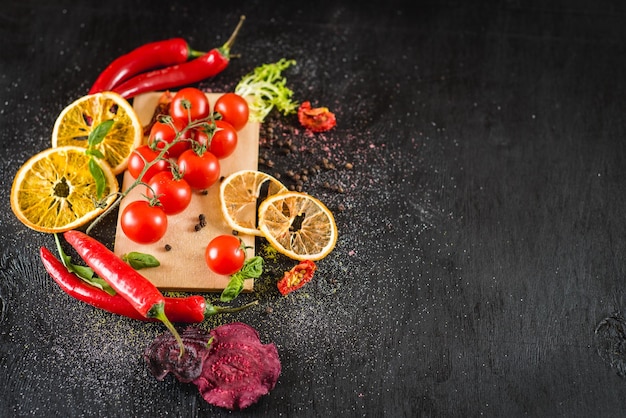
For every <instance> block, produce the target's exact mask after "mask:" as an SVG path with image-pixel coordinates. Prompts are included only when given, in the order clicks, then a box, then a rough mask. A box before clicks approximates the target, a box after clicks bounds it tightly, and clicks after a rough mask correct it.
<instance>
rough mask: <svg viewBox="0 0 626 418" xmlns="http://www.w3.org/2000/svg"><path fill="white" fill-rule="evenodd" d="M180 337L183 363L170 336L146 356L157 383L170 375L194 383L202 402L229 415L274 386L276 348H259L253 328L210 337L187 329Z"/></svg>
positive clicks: (229, 327) (227, 328)
mask: <svg viewBox="0 0 626 418" xmlns="http://www.w3.org/2000/svg"><path fill="white" fill-rule="evenodd" d="M180 337H181V338H182V340H183V344H184V345H185V353H184V355H183V356H182V358H181V357H179V355H180V351H179V347H178V343H177V341H176V339H175V338H174V336H173V335H172V334H171V333H163V334H161V335H159V336H158V337H157V338H156V339H155V340H154V341H153V342H152V344H150V346H148V347H147V348H146V350H145V351H144V359H145V361H146V363H147V366H148V370H149V371H150V373H151V374H152V375H153V376H154V377H155V378H156V379H157V380H159V381H162V380H163V379H165V377H166V376H167V375H168V374H169V373H171V374H172V375H174V376H175V377H176V379H178V380H179V381H180V382H183V383H189V382H193V383H194V384H195V385H196V386H197V387H198V390H199V391H200V394H201V395H202V397H203V398H204V400H205V401H207V402H208V403H210V404H211V405H214V406H218V407H222V408H226V409H230V410H234V409H244V408H247V407H248V406H250V405H252V404H254V403H256V402H257V401H258V400H259V398H261V396H263V395H267V394H268V393H269V392H270V391H271V390H272V389H273V388H274V386H276V382H277V381H278V377H279V376H280V372H281V364H280V358H279V357H278V350H277V348H276V345H274V344H273V343H270V344H263V343H261V340H260V339H259V333H258V332H257V331H256V330H255V329H254V328H252V327H251V326H249V325H247V324H244V323H242V322H233V323H231V324H226V325H221V326H219V327H217V328H215V329H213V330H212V331H210V332H208V331H206V330H203V329H201V328H198V327H194V326H190V327H187V328H186V329H185V330H184V331H183V332H182V333H181V335H180Z"/></svg>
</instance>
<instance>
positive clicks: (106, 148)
mask: <svg viewBox="0 0 626 418" xmlns="http://www.w3.org/2000/svg"><path fill="white" fill-rule="evenodd" d="M110 119H112V120H113V126H112V127H111V129H110V130H109V132H108V134H107V135H106V137H105V138H104V140H103V141H102V142H101V143H100V144H99V145H98V146H97V147H96V148H97V149H98V150H100V152H102V153H103V154H104V158H105V160H106V161H107V163H109V165H110V166H111V169H112V170H113V173H114V174H116V175H117V174H120V173H121V172H122V171H124V170H125V169H126V167H127V166H128V159H129V158H130V154H131V153H132V152H133V150H134V149H135V148H137V147H138V146H139V145H140V144H141V141H142V140H143V129H142V127H141V123H140V122H139V118H138V117H137V114H136V113H135V111H134V109H133V108H132V106H131V105H130V104H129V103H128V102H127V101H126V99H124V98H123V97H122V96H120V95H119V94H117V93H113V92H109V91H107V92H102V93H96V94H91V95H87V96H83V97H81V98H79V99H76V100H75V101H74V102H72V103H71V104H70V105H69V106H67V107H66V108H65V109H63V111H61V113H60V114H59V116H58V117H57V120H56V122H55V123H54V129H53V130H52V146H53V147H60V146H64V145H74V146H78V147H82V148H86V147H87V145H88V142H87V138H88V137H89V134H90V133H91V131H93V130H94V129H95V127H96V126H98V125H99V124H100V123H101V122H104V121H107V120H110Z"/></svg>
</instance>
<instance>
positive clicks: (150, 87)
mask: <svg viewBox="0 0 626 418" xmlns="http://www.w3.org/2000/svg"><path fill="white" fill-rule="evenodd" d="M244 19H245V16H241V19H240V20H239V23H238V24H237V27H236V28H235V30H234V31H233V33H232V35H230V38H229V39H228V40H227V41H226V43H225V44H224V45H222V46H221V47H220V48H213V49H212V50H210V51H209V52H207V53H206V54H204V55H202V56H200V57H198V58H195V59H193V60H191V61H187V62H183V63H180V64H176V65H171V66H169V67H165V68H161V69H158V70H154V71H149V72H146V73H141V74H139V75H136V76H134V77H132V78H130V79H129V80H127V81H125V82H123V83H121V84H119V85H117V86H116V87H114V88H113V91H114V92H116V93H119V94H120V95H121V96H122V97H124V98H125V99H130V98H133V97H135V96H136V95H138V94H141V93H145V92H148V91H156V90H168V89H171V88H174V87H180V86H185V85H189V84H193V83H197V82H199V81H202V80H204V79H206V78H209V77H214V76H216V75H217V74H219V73H220V72H222V71H224V69H225V68H226V67H227V66H228V63H229V62H230V48H231V47H232V45H233V43H234V42H235V38H236V37H237V34H238V33H239V29H240V28H241V25H242V24H243V21H244Z"/></svg>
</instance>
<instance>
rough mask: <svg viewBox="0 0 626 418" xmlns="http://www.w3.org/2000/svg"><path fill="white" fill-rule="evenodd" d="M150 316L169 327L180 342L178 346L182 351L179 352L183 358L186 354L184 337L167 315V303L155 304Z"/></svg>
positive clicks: (179, 356)
mask: <svg viewBox="0 0 626 418" xmlns="http://www.w3.org/2000/svg"><path fill="white" fill-rule="evenodd" d="M149 317H151V318H155V319H158V320H159V321H161V322H162V323H163V325H165V326H166V327H167V329H168V330H169V331H170V332H171V333H172V335H173V336H174V338H175V339H176V342H177V343H178V347H179V348H180V353H179V354H178V358H181V357H182V356H183V354H185V344H183V339H182V338H180V334H179V333H178V331H177V330H176V328H175V327H174V324H172V322H171V321H170V320H169V319H168V318H167V315H165V304H164V303H160V304H157V305H155V306H154V308H153V309H152V310H151V311H150V315H149Z"/></svg>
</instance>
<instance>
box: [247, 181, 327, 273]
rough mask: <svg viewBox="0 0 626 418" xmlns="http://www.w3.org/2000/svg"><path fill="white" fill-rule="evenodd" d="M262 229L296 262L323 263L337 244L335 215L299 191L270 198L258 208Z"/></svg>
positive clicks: (320, 203)
mask: <svg viewBox="0 0 626 418" xmlns="http://www.w3.org/2000/svg"><path fill="white" fill-rule="evenodd" d="M258 222H259V230H260V231H261V233H262V234H263V236H264V237H265V238H266V239H267V240H268V241H269V243H270V244H272V246H273V247H274V248H276V250H277V251H278V252H280V253H282V254H285V255H286V256H288V257H290V258H293V259H295V260H312V261H315V260H320V259H322V258H324V257H326V256H327V255H328V254H329V253H330V252H331V251H332V250H333V248H334V247H335V244H336V243H337V235H338V234H337V225H336V224H335V218H334V217H333V214H332V212H331V211H330V210H329V209H328V208H327V207H326V206H325V205H324V204H323V203H322V202H320V201H319V200H318V199H316V198H314V197H312V196H310V195H308V194H305V193H300V192H293V191H288V192H282V193H278V194H275V195H273V196H269V197H268V198H267V199H265V200H264V201H263V202H261V204H260V205H259V221H258Z"/></svg>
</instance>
